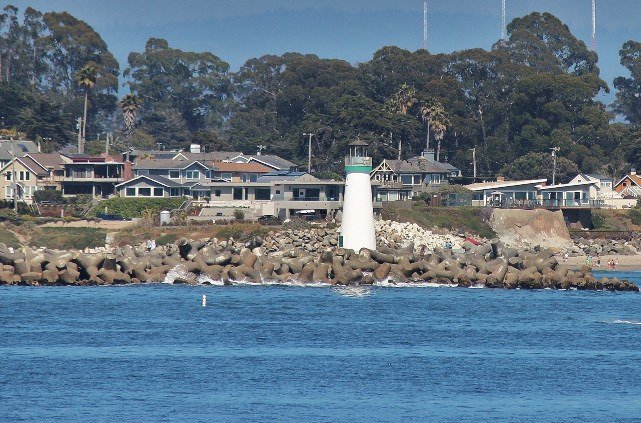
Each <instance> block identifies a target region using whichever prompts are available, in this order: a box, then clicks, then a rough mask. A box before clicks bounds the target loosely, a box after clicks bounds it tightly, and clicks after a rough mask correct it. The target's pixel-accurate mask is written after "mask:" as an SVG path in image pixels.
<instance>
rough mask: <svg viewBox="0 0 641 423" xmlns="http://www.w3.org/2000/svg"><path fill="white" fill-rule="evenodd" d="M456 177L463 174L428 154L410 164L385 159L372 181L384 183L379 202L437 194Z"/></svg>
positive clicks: (408, 162) (430, 152) (379, 190)
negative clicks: (450, 178) (436, 192)
mask: <svg viewBox="0 0 641 423" xmlns="http://www.w3.org/2000/svg"><path fill="white" fill-rule="evenodd" d="M446 165H447V166H446ZM452 176H460V170H458V169H456V168H455V167H453V166H451V165H449V164H446V163H440V162H437V161H436V160H434V153H433V151H425V152H423V154H422V155H420V156H417V157H412V158H410V159H407V160H389V159H384V160H383V161H382V162H381V164H380V165H378V166H377V167H376V168H375V169H374V170H372V173H371V175H370V178H371V179H372V181H377V182H380V186H379V187H378V191H377V192H378V196H377V199H378V200H379V201H396V200H407V199H411V198H413V197H415V196H418V195H419V194H421V193H432V192H435V191H437V190H438V189H439V188H440V187H442V186H443V185H446V184H448V178H449V177H452Z"/></svg>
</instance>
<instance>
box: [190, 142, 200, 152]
mask: <svg viewBox="0 0 641 423" xmlns="http://www.w3.org/2000/svg"><path fill="white" fill-rule="evenodd" d="M189 152H190V153H200V144H191V145H190V146H189Z"/></svg>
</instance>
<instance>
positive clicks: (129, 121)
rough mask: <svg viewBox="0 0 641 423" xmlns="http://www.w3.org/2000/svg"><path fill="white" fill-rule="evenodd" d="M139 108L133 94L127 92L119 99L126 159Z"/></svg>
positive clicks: (138, 103)
mask: <svg viewBox="0 0 641 423" xmlns="http://www.w3.org/2000/svg"><path fill="white" fill-rule="evenodd" d="M139 108H140V100H139V99H138V96H136V95H135V94H127V95H126V96H124V97H123V98H122V100H120V109H121V110H122V114H123V117H124V119H125V138H126V143H127V145H126V146H125V148H126V149H127V161H129V149H130V147H131V133H132V132H133V129H134V125H135V124H136V112H137V111H138V109H139Z"/></svg>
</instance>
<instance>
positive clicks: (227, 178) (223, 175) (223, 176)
mask: <svg viewBox="0 0 641 423" xmlns="http://www.w3.org/2000/svg"><path fill="white" fill-rule="evenodd" d="M220 179H223V180H225V181H231V173H221V174H220Z"/></svg>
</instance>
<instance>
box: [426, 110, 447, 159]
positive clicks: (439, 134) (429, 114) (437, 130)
mask: <svg viewBox="0 0 641 423" xmlns="http://www.w3.org/2000/svg"><path fill="white" fill-rule="evenodd" d="M421 117H422V118H423V122H425V123H427V137H426V138H427V140H426V142H425V148H426V149H427V150H429V148H430V131H431V132H433V133H434V139H435V140H437V141H438V146H437V148H436V161H439V160H440V158H441V140H442V139H443V137H444V136H445V131H447V128H448V126H449V125H450V119H449V117H448V115H447V112H446V111H445V108H444V107H443V105H442V104H441V103H440V102H439V101H437V100H431V101H430V102H428V103H427V104H425V105H423V106H422V107H421Z"/></svg>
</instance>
